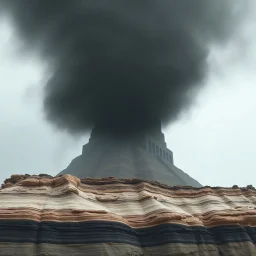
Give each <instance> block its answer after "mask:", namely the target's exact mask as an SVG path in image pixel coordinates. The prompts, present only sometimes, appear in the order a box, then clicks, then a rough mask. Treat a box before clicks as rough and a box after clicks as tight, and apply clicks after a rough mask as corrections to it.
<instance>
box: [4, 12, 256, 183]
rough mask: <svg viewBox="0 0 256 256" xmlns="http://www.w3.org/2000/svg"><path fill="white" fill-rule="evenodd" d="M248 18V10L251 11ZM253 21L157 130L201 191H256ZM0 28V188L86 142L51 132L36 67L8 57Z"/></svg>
mask: <svg viewBox="0 0 256 256" xmlns="http://www.w3.org/2000/svg"><path fill="white" fill-rule="evenodd" d="M255 13H256V8H255ZM255 31H256V20H255V19H253V18H251V17H249V18H248V22H247V25H246V27H245V28H244V32H243V35H239V36H238V40H237V41H236V42H233V43H232V44H229V45H227V46H225V47H223V48H221V49H213V51H212V53H211V55H210V57H209V63H210V72H209V76H208V78H207V81H206V82H205V89H203V90H202V91H201V93H200V95H199V97H198V99H197V101H196V104H195V105H194V107H193V108H192V109H191V111H190V113H188V114H185V115H184V116H183V117H182V118H181V119H180V120H179V121H177V122H176V123H174V124H172V125H170V126H169V127H167V128H165V129H164V132H165V136H166V142H167V144H168V147H169V148H170V149H171V150H172V151H173V152H174V162H175V165H176V166H177V167H179V168H181V169H182V170H184V171H185V172H187V173H188V174H189V175H190V176H192V177H193V178H195V179H197V180H198V181H199V182H200V183H201V184H203V185H211V186H232V185H234V184H237V185H239V186H246V185H248V184H252V185H256V164H255V162H256V160H255V159H256V32H255ZM17 44H18V41H17V39H15V38H14V36H13V31H12V28H11V27H10V26H9V24H8V23H6V22H4V21H1V22H0V117H1V118H0V170H1V172H0V182H2V181H3V180H4V179H5V178H8V177H9V176H10V175H11V174H24V173H29V174H38V173H48V174H51V175H56V174H57V173H58V172H59V171H61V170H63V169H64V168H66V166H67V165H68V164H69V163H70V161H71V160H72V159H73V158H74V157H76V156H77V155H79V154H80V153H81V150H82V145H83V144H85V143H86V142H87V140H88V136H86V135H85V136H84V137H82V138H81V137H80V138H71V137H70V136H68V135H66V134H62V133H60V132H59V131H56V130H53V128H52V127H51V126H50V125H49V124H48V123H46V122H45V121H44V118H43V114H42V110H41V100H42V98H41V88H42V85H43V65H42V63H40V61H39V60H37V59H35V57H33V56H28V57H27V58H21V57H20V56H18V55H17V53H16V52H15V51H14V47H15V46H17Z"/></svg>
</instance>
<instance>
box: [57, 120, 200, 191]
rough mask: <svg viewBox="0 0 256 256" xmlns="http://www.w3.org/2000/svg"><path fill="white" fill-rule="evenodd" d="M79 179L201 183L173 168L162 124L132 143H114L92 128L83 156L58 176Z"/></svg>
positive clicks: (171, 156)
mask: <svg viewBox="0 0 256 256" xmlns="http://www.w3.org/2000/svg"><path fill="white" fill-rule="evenodd" d="M61 174H72V175H74V176H77V177H79V178H85V177H91V178H101V177H110V176H111V177H117V178H139V179H144V180H154V181H158V182H161V183H164V184H167V185H170V186H175V185H183V186H184V185H187V186H194V187H200V186H201V184H200V183H199V182H197V181H196V180H194V179H193V178H191V177H190V176H189V175H188V174H186V173H184V172H183V171H182V170H180V169H178V168H177V167H176V166H175V165H174V161H173V153H172V151H171V150H169V149H168V148H167V146H166V142H165V137H164V134H163V133H162V131H161V124H160V122H158V123H156V125H155V127H153V129H152V130H151V131H150V132H148V133H145V134H141V135H139V136H137V137H134V138H133V139H130V140H129V141H126V142H124V141H122V142H120V141H118V140H113V139H111V138H109V137H107V136H105V135H104V134H103V133H102V131H101V130H100V129H97V128H95V129H93V131H92V133H91V137H90V139H89V142H88V143H87V144H86V145H84V146H83V150H82V154H81V155H80V156H78V157H76V158H75V159H73V160H72V162H71V163H70V165H69V166H68V167H67V168H66V169H65V170H63V171H62V172H60V173H59V175H61Z"/></svg>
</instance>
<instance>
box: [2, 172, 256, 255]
mask: <svg viewBox="0 0 256 256" xmlns="http://www.w3.org/2000/svg"><path fill="white" fill-rule="evenodd" d="M0 231H1V232H0V255H5V256H8V255H20V256H25V255H26V256H29V255H41V256H42V255H48V256H49V255H55V256H60V255H81V256H82V255H111V256H112V255H255V253H256V250H255V247H254V244H255V243H256V191H255V189H253V187H247V188H238V187H237V186H234V187H233V188H211V187H203V188H192V187H168V186H166V185H163V184H160V183H157V182H147V181H142V180H138V179H116V178H105V179H81V180H80V179H78V178H77V177H74V176H71V175H64V176H61V177H57V178H53V177H51V176H48V175H40V176H29V175H13V176H12V177H11V178H10V179H7V180H6V181H5V183H4V184H3V185H2V189H1V190H0Z"/></svg>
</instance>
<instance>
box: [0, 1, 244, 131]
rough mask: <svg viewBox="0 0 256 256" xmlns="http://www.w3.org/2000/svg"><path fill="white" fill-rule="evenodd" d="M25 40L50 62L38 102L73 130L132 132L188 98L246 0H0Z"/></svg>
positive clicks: (165, 118)
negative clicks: (214, 49)
mask: <svg viewBox="0 0 256 256" xmlns="http://www.w3.org/2000/svg"><path fill="white" fill-rule="evenodd" d="M0 2H1V3H0V5H1V8H2V10H4V11H5V13H6V14H10V17H12V19H13V22H14V25H15V27H16V28H17V32H18V33H19V36H20V38H21V39H22V40H23V41H24V42H25V44H26V46H27V49H35V50H37V51H38V53H40V56H41V57H42V58H44V59H45V60H46V61H48V62H49V63H50V64H51V65H52V70H51V71H52V73H51V76H50V78H49V81H48V83H47V84H46V86H45V91H44V110H45V113H46V117H47V119H48V120H49V121H50V122H51V123H53V124H54V125H55V126H57V127H59V128H61V129H65V130H67V131H69V132H71V133H76V132H85V131H87V130H89V129H91V128H92V127H93V126H94V125H96V126H98V127H101V128H103V129H105V131H107V132H110V133H114V134H121V135H123V136H128V135H133V134H134V133H135V132H141V131H145V130H149V129H150V128H151V127H152V125H154V124H155V122H156V120H161V121H162V122H163V123H168V122H171V121H173V120H175V119H176V118H177V117H178V116H179V114H180V113H181V112H182V111H185V110H187V109H188V108H189V107H190V106H191V104H192V103H193V99H194V97H195V93H196V92H197V91H198V89H199V88H200V87H201V86H202V84H203V79H204V78H205V75H206V74H207V63H206V59H207V56H208V53H209V49H210V47H211V46H212V45H214V44H215V43H217V44H223V43H225V42H227V40H229V39H230V38H232V35H234V32H235V31H236V27H237V25H238V24H239V20H240V18H241V16H242V15H243V14H242V10H243V9H245V8H244V7H245V5H246V1H244V0H241V1H240V0H84V1H83V0H7V1H5V0H1V1H0Z"/></svg>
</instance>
